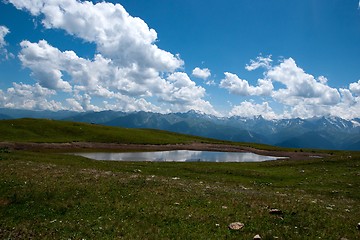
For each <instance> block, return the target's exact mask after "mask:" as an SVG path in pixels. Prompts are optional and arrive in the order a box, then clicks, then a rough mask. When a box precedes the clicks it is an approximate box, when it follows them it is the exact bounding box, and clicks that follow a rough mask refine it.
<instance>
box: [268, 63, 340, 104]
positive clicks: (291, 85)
mask: <svg viewBox="0 0 360 240" xmlns="http://www.w3.org/2000/svg"><path fill="white" fill-rule="evenodd" d="M266 77H267V78H268V79H270V80H271V81H273V82H279V83H282V84H283V85H284V86H285V88H280V89H279V90H277V91H274V92H273V94H272V96H273V97H274V99H276V100H277V101H279V102H280V103H284V104H286V105H290V106H295V105H298V104H302V103H305V104H311V105H334V104H337V103H338V102H339V101H340V94H339V92H338V90H337V89H335V88H331V87H329V86H328V85H327V84H326V82H327V80H325V79H326V78H325V77H323V76H321V77H319V78H318V79H315V77H314V76H312V75H310V74H307V73H305V72H304V70H303V69H301V68H299V67H298V66H297V65H296V63H295V61H294V60H293V59H292V58H289V59H285V60H284V61H283V62H281V63H280V64H279V65H278V66H275V67H273V68H271V69H270V70H269V71H268V72H266Z"/></svg>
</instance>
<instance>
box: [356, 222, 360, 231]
mask: <svg viewBox="0 0 360 240" xmlns="http://www.w3.org/2000/svg"><path fill="white" fill-rule="evenodd" d="M357 229H358V230H360V222H359V223H358V225H357Z"/></svg>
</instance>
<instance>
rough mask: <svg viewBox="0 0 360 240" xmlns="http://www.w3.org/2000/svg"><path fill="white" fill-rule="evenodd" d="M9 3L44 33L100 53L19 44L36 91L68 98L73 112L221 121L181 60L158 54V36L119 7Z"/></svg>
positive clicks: (31, 0)
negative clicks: (38, 21) (211, 116)
mask: <svg viewBox="0 0 360 240" xmlns="http://www.w3.org/2000/svg"><path fill="white" fill-rule="evenodd" d="M9 2H10V3H12V4H13V5H14V6H15V7H16V8H18V9H21V10H26V11H28V12H30V13H31V14H32V15H33V16H36V17H40V18H42V25H43V26H44V27H45V28H47V29H62V30H64V31H66V33H68V34H70V35H73V36H75V37H78V38H80V39H83V40H85V41H87V42H91V43H94V44H95V45H96V48H97V54H96V55H95V56H94V57H93V59H85V58H82V57H79V56H78V55H77V54H76V53H75V52H74V51H72V50H68V51H61V50H59V49H58V48H56V47H54V46H51V45H50V44H49V43H48V42H47V41H46V40H40V41H38V42H30V41H28V40H24V41H22V42H21V43H20V46H21V51H20V53H19V55H18V56H19V59H20V61H21V63H22V65H23V66H24V67H26V68H29V69H30V70H31V76H32V77H33V79H35V80H36V84H37V85H39V86H41V87H42V88H46V89H49V90H51V91H53V90H54V91H56V94H59V93H60V92H63V93H65V94H67V95H69V97H67V98H66V101H65V102H64V106H66V107H68V108H69V109H72V110H77V111H87V110H95V111H97V110H102V109H108V108H112V109H113V110H121V111H139V110H144V111H157V112H169V111H185V110H191V109H195V110H199V111H203V112H206V113H216V112H215V110H214V109H213V107H212V106H211V104H210V103H209V102H208V101H205V100H204V99H203V98H205V96H206V92H205V89H204V88H202V87H200V86H197V85H196V83H195V82H194V81H192V80H191V79H190V78H189V77H188V75H187V74H186V73H182V72H179V71H178V70H181V68H182V67H183V64H184V62H183V61H182V60H181V59H180V57H179V55H178V54H175V55H174V54H172V53H170V52H167V51H165V50H162V49H159V48H158V47H157V46H156V41H157V33H156V31H155V30H154V29H150V28H149V27H148V25H147V24H146V23H145V22H144V21H143V20H142V19H140V18H137V17H132V16H130V15H129V14H128V13H127V11H126V10H125V9H124V8H123V7H122V6H121V5H120V4H112V3H106V2H99V3H96V4H94V3H92V2H89V1H82V2H80V1H76V0H52V1H45V0H27V1H26V0H25V1H24V0H22V1H18V0H9ZM203 71H205V72H206V70H205V69H204V70H203ZM209 74H210V71H209ZM94 98H96V99H97V104H96V106H95V104H94V103H93V102H94ZM99 100H100V101H101V100H102V104H100V105H99V104H98V102H99ZM154 103H156V104H157V105H155V104H154Z"/></svg>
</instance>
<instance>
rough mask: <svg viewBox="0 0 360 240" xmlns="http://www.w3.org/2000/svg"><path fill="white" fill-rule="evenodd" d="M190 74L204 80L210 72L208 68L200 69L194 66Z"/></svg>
mask: <svg viewBox="0 0 360 240" xmlns="http://www.w3.org/2000/svg"><path fill="white" fill-rule="evenodd" d="M192 75H193V76H194V77H197V78H201V79H204V80H206V79H208V78H209V77H210V76H211V72H210V70H209V69H208V68H203V69H200V68H198V67H196V68H194V70H193V71H192Z"/></svg>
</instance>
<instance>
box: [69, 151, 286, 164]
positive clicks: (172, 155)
mask: <svg viewBox="0 0 360 240" xmlns="http://www.w3.org/2000/svg"><path fill="white" fill-rule="evenodd" d="M74 155H79V156H83V157H86V158H90V159H94V160H109V161H150V162H262V161H268V160H276V159H282V158H283V157H273V156H263V155H258V154H255V153H250V152H211V151H190V150H175V151H159V152H126V153H106V152H97V153H74Z"/></svg>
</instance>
